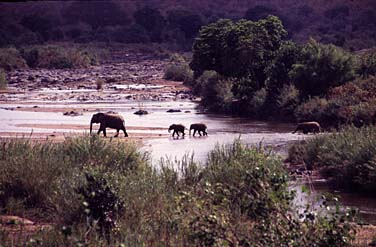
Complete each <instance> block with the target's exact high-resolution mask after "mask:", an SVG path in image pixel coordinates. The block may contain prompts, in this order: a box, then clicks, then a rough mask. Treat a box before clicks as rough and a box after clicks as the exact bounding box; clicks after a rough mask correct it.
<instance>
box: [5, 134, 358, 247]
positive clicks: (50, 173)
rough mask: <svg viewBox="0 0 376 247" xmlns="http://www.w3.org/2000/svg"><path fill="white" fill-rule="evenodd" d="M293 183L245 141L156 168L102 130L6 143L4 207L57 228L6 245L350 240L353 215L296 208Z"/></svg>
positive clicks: (334, 242) (275, 162) (278, 243)
mask: <svg viewBox="0 0 376 247" xmlns="http://www.w3.org/2000/svg"><path fill="white" fill-rule="evenodd" d="M173 167H175V169H173ZM287 182H288V175H287V173H286V171H285V170H284V168H283V166H281V161H280V160H279V159H278V158H277V157H276V156H274V155H273V154H272V153H270V152H267V151H266V150H263V149H261V148H247V147H245V146H244V145H243V144H241V143H240V142H239V141H235V142H234V143H233V144H231V145H228V146H222V147H221V146H218V147H216V148H215V149H214V150H213V151H211V152H210V153H209V155H208V161H207V163H206V164H204V165H200V164H197V163H195V162H194V161H193V160H192V159H190V158H189V157H186V158H185V159H183V160H182V161H181V162H178V163H171V162H169V161H165V162H164V163H162V164H161V166H160V167H159V168H158V169H155V168H153V167H151V166H150V165H149V163H148V161H147V158H146V156H144V155H141V154H140V153H139V152H138V151H137V150H136V149H135V148H134V146H132V145H131V144H125V143H122V142H117V141H108V140H104V139H100V138H98V137H97V136H93V137H88V136H86V137H81V138H78V139H68V140H66V141H65V142H63V143H50V142H47V143H43V144H42V143H32V142H30V141H27V140H20V139H19V140H12V141H2V148H1V149H0V191H1V193H0V203H1V204H0V209H1V212H2V213H7V214H13V215H21V216H27V217H29V218H31V219H33V218H38V220H39V221H42V222H50V223H52V228H51V229H45V230H44V231H41V232H39V233H38V234H37V235H34V236H30V235H26V234H24V235H23V236H24V237H20V236H19V237H18V238H17V236H14V235H7V231H1V232H0V240H1V243H0V244H4V245H7V244H6V243H9V242H7V241H10V237H12V238H13V241H15V242H13V243H14V244H15V245H16V246H24V245H27V246H76V245H79V246H82V245H84V246H94V245H95V246H187V243H189V246H307V247H308V246H351V239H352V233H353V232H352V231H351V229H352V227H351V225H350V224H349V221H348V220H349V218H348V217H347V216H345V215H342V213H340V212H339V211H338V208H337V210H334V211H333V210H330V207H324V208H325V213H324V214H323V215H321V214H316V213H315V214H314V213H313V212H312V211H311V208H310V207H307V208H306V209H307V210H306V211H304V212H301V213H298V209H297V208H295V207H294V206H293V205H292V204H291V202H292V199H293V197H294V193H293V192H289V191H288V187H287ZM324 203H325V205H327V206H328V205H331V204H330V201H325V202H324ZM151 205H152V206H151ZM333 208H334V209H335V207H333ZM327 210H329V211H327ZM21 234H22V233H21ZM25 236H27V237H26V239H25Z"/></svg>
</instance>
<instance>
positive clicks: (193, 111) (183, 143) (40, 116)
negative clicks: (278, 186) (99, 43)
mask: <svg viewBox="0 0 376 247" xmlns="http://www.w3.org/2000/svg"><path fill="white" fill-rule="evenodd" d="M17 106H18V104H17V103H11V104H1V105H0V120H1V121H0V130H1V133H11V132H14V133H30V132H34V133H37V132H41V133H45V132H47V133H48V132H51V133H53V132H56V131H60V132H66V133H67V134H69V133H77V132H79V133H82V132H87V128H88V126H89V123H90V118H91V116H92V114H93V111H89V112H85V111H82V112H83V115H81V116H76V117H69V116H63V114H62V112H61V111H60V112H56V111H39V112H33V111H32V109H34V108H35V107H39V108H46V109H48V108H51V109H59V108H69V107H71V108H72V107H74V108H75V109H82V110H83V109H95V110H96V111H103V112H104V111H110V110H111V111H116V112H118V113H120V114H121V115H122V116H124V118H125V121H126V127H127V126H134V127H138V128H137V129H132V128H130V130H128V133H129V135H130V136H132V135H134V134H135V133H136V132H137V133H140V132H141V133H142V132H144V133H145V134H154V136H158V137H157V138H145V139H144V140H143V144H144V145H143V147H142V151H144V152H148V153H150V157H151V162H152V163H153V165H155V166H158V164H159V162H160V160H161V159H170V160H181V159H182V157H183V156H185V155H193V157H194V159H195V160H196V161H198V162H201V163H204V162H205V161H206V157H207V153H208V152H209V151H210V150H212V149H213V148H214V147H215V145H217V144H221V145H222V144H229V143H232V142H233V141H234V140H235V139H240V140H241V141H242V142H244V143H246V144H248V145H260V144H261V145H264V146H268V147H271V148H273V150H274V151H275V152H276V153H277V154H279V155H281V157H282V158H284V157H286V155H287V149H288V146H289V144H291V143H292V142H295V141H298V140H303V139H305V138H310V137H311V136H312V135H303V134H292V133H291V132H292V131H293V130H294V127H295V126H293V125H291V124H288V123H273V122H262V121H253V120H250V119H245V118H237V117H229V116H223V115H216V114H203V113H201V112H200V111H198V110H197V104H196V103H194V102H191V101H171V102H155V101H146V102H141V103H140V102H133V101H126V102H116V104H115V103H109V102H96V103H76V104H74V105H72V103H52V104H47V105H46V104H45V103H44V104H41V103H39V104H38V102H36V103H33V104H31V105H29V107H30V111H17V110H14V109H16V108H17ZM22 107H25V105H23V106H22ZM140 108H142V109H144V110H147V111H148V112H149V113H150V114H148V115H143V116H138V115H135V114H133V112H135V111H136V110H138V109H140ZM168 109H178V110H180V111H181V112H174V113H168V112H167V110H168ZM192 123H205V124H206V125H207V126H208V136H206V137H199V136H196V137H193V136H189V134H188V131H187V133H186V135H185V137H184V138H173V137H171V136H170V135H168V132H167V128H168V126H169V125H171V124H183V125H185V126H186V127H187V128H189V125H190V124H192ZM25 124H29V125H30V124H36V125H68V126H69V125H85V126H86V127H85V129H86V130H83V129H79V128H78V129H67V128H62V129H59V128H57V129H51V128H43V127H39V128H38V127H35V126H34V127H25V126H24V125H25ZM140 127H141V128H140ZM112 133H113V132H109V133H108V135H109V136H110V135H112ZM305 183H307V180H302V181H299V182H298V183H294V184H293V185H292V186H291V188H293V189H295V190H296V191H297V198H296V203H297V204H300V205H301V204H303V203H305V202H306V201H309V200H311V199H312V198H314V197H317V196H318V195H319V194H320V193H322V192H331V193H334V194H335V195H336V196H338V197H339V198H340V202H341V203H342V204H343V205H344V206H345V207H347V206H348V207H356V208H358V209H359V210H360V215H361V218H362V219H363V220H364V221H365V222H367V223H373V224H376V199H375V197H372V196H366V195H359V194H351V193H346V192H341V191H334V190H332V189H330V188H329V187H328V185H327V184H326V183H325V181H313V182H312V183H310V185H311V188H312V189H313V191H312V192H313V193H311V195H310V196H309V198H308V196H307V195H305V194H303V193H301V189H300V187H301V185H303V184H305Z"/></svg>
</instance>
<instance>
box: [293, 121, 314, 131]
mask: <svg viewBox="0 0 376 247" xmlns="http://www.w3.org/2000/svg"><path fill="white" fill-rule="evenodd" d="M297 131H302V132H303V134H308V133H309V132H312V133H318V132H320V131H321V126H320V124H319V123H318V122H314V121H312V122H302V123H298V126H296V129H295V130H294V131H293V132H292V133H293V134H294V133H295V132H297Z"/></svg>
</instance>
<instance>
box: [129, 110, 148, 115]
mask: <svg viewBox="0 0 376 247" xmlns="http://www.w3.org/2000/svg"><path fill="white" fill-rule="evenodd" d="M133 114H136V115H146V114H149V112H147V111H145V110H138V111H136V112H134V113H133Z"/></svg>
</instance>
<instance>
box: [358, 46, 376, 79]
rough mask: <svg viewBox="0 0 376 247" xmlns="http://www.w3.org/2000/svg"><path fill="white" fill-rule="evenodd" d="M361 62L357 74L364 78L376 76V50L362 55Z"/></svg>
mask: <svg viewBox="0 0 376 247" xmlns="http://www.w3.org/2000/svg"><path fill="white" fill-rule="evenodd" d="M359 60H360V62H359V67H358V70H357V73H358V74H359V75H360V76H361V77H362V78H368V77H370V76H376V49H373V50H370V51H367V52H365V53H363V54H361V55H360V58H359Z"/></svg>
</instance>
